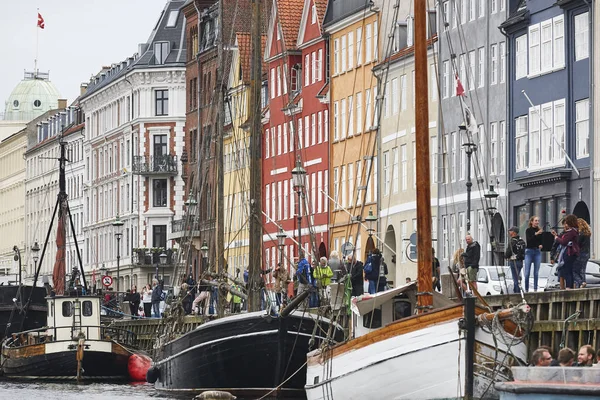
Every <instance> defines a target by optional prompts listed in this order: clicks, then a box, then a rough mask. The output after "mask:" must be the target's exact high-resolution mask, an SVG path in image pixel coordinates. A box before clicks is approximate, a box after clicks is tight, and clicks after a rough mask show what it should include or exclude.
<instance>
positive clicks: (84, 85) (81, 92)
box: [79, 82, 88, 96]
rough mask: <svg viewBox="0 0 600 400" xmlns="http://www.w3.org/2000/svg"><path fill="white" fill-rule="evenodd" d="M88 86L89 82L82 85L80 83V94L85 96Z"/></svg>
mask: <svg viewBox="0 0 600 400" xmlns="http://www.w3.org/2000/svg"><path fill="white" fill-rule="evenodd" d="M87 88H88V84H87V83H85V82H84V83H82V84H81V85H79V95H80V96H83V95H84V94H85V92H86V91H87Z"/></svg>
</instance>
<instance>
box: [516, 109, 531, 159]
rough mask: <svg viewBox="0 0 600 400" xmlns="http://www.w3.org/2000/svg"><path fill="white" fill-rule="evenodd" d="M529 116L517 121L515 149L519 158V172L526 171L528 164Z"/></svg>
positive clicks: (519, 118)
mask: <svg viewBox="0 0 600 400" xmlns="http://www.w3.org/2000/svg"><path fill="white" fill-rule="evenodd" d="M527 124H528V123H527V115H524V116H522V117H518V118H516V119H515V142H516V143H515V148H516V158H517V160H516V161H517V166H516V170H517V171H524V170H525V169H526V168H527V162H528V159H527V158H528V153H529V151H528V149H529V145H528V143H527V142H528V136H527V133H528V132H527Z"/></svg>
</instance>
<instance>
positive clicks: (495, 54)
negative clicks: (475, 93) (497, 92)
mask: <svg viewBox="0 0 600 400" xmlns="http://www.w3.org/2000/svg"><path fill="white" fill-rule="evenodd" d="M491 53H492V54H491V58H492V60H491V62H492V67H491V69H492V71H491V75H490V85H495V84H496V83H498V45H497V44H493V45H492V46H491Z"/></svg>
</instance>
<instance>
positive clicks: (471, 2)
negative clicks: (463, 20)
mask: <svg viewBox="0 0 600 400" xmlns="http://www.w3.org/2000/svg"><path fill="white" fill-rule="evenodd" d="M476 15H477V11H476V3H475V0H469V21H475V18H476Z"/></svg>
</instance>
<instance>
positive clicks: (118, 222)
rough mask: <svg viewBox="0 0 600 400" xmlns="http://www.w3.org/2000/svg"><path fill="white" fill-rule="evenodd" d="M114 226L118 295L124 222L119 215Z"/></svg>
mask: <svg viewBox="0 0 600 400" xmlns="http://www.w3.org/2000/svg"><path fill="white" fill-rule="evenodd" d="M112 226H113V227H114V228H115V237H116V238H117V293H119V291H120V287H119V286H120V285H119V279H120V277H121V265H120V261H121V236H123V234H122V233H121V228H123V221H121V220H120V219H119V214H117V218H116V219H115V220H114V222H113V223H112Z"/></svg>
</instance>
